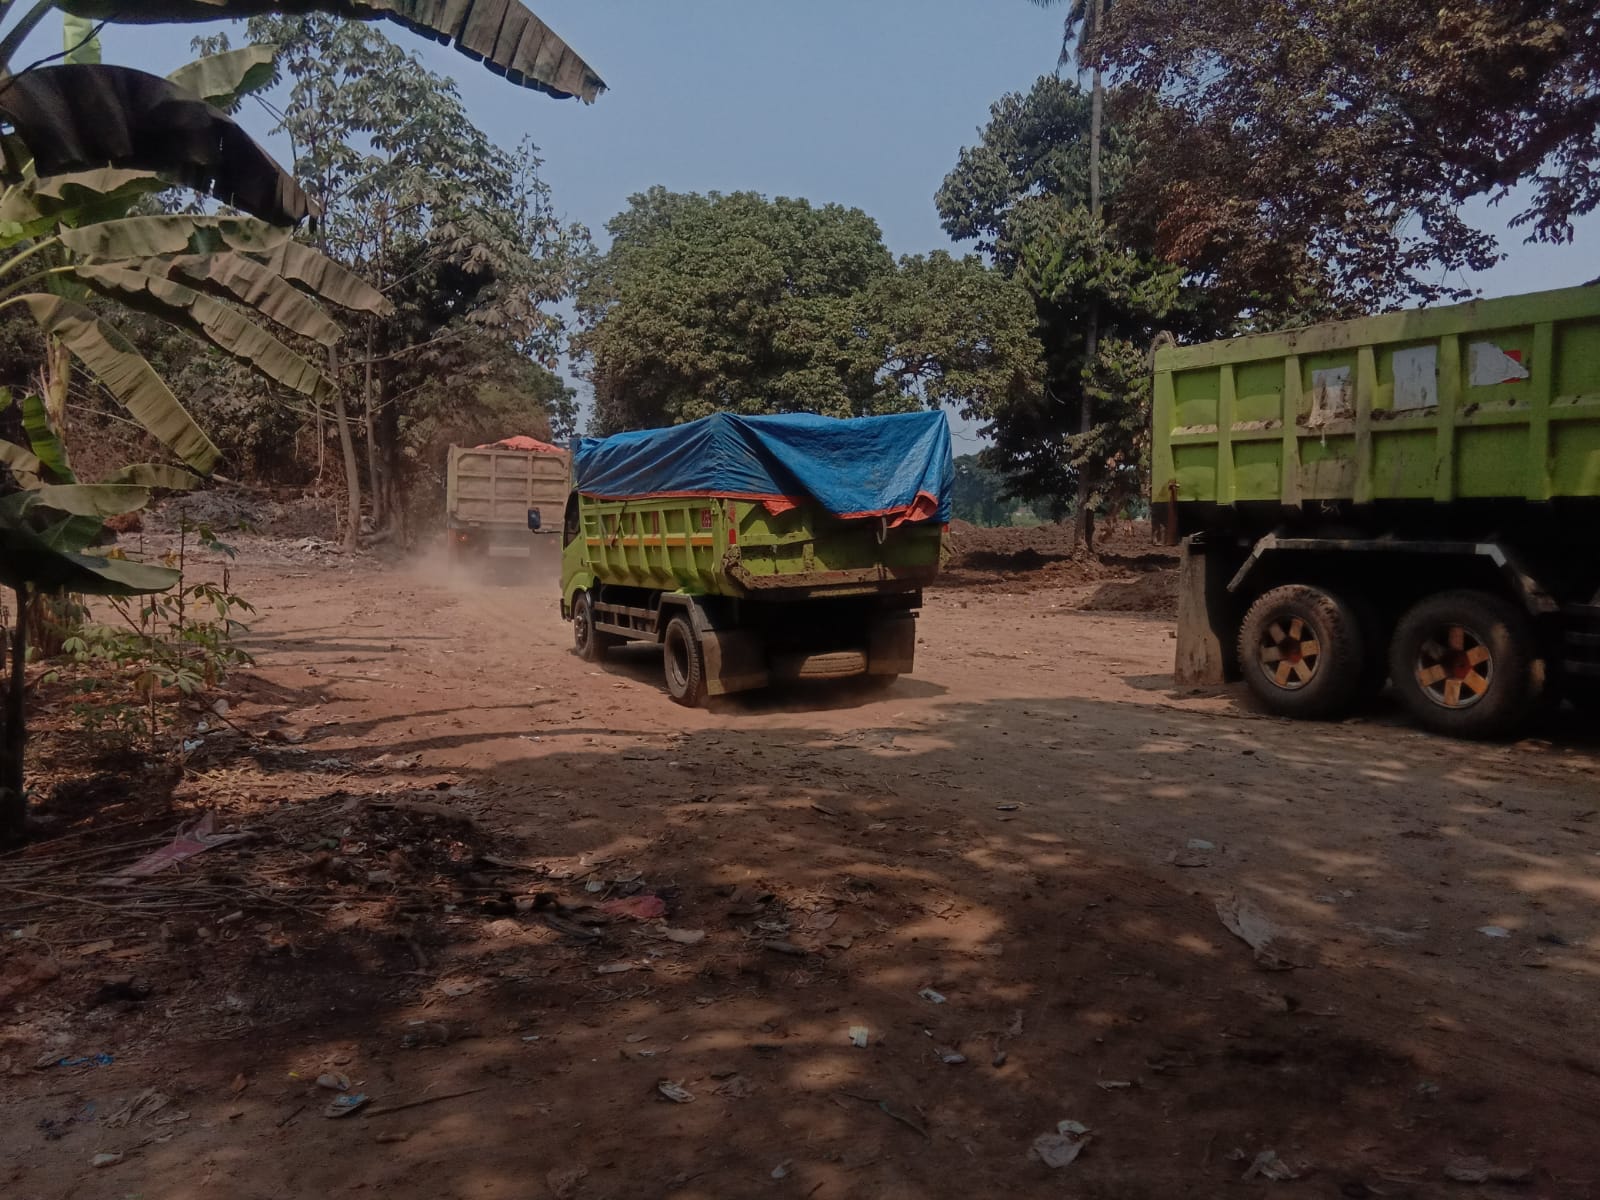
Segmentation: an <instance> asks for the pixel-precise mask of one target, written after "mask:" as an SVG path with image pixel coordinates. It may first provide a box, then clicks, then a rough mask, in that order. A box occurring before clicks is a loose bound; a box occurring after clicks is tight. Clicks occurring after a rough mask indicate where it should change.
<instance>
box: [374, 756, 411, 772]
mask: <svg viewBox="0 0 1600 1200" xmlns="http://www.w3.org/2000/svg"><path fill="white" fill-rule="evenodd" d="M421 764H422V755H421V754H380V755H378V757H377V758H374V759H372V760H371V761H370V762H368V763H367V767H368V768H369V769H371V770H374V771H409V770H412V769H413V768H414V767H418V766H420V765H421Z"/></svg>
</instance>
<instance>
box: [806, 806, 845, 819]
mask: <svg viewBox="0 0 1600 1200" xmlns="http://www.w3.org/2000/svg"><path fill="white" fill-rule="evenodd" d="M811 811H812V812H819V813H821V814H822V815H823V816H825V817H837V816H838V815H839V814H838V813H837V812H835V811H834V810H833V809H831V808H829V807H828V806H827V805H826V804H813V805H812V806H811Z"/></svg>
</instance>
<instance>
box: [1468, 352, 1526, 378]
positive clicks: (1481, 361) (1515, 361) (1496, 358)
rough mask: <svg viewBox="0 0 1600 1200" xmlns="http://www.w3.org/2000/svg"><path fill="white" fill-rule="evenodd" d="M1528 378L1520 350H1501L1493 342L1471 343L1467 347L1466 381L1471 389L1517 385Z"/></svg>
mask: <svg viewBox="0 0 1600 1200" xmlns="http://www.w3.org/2000/svg"><path fill="white" fill-rule="evenodd" d="M1526 378H1528V368H1527V367H1525V366H1523V365H1522V351H1521V350H1502V349H1500V347H1499V346H1496V345H1495V344H1494V343H1493V342H1473V343H1472V344H1471V345H1469V346H1468V347H1467V380H1468V382H1470V383H1471V384H1472V386H1473V387H1493V386H1494V385H1495V384H1497V383H1519V382H1521V381H1522V380H1524V379H1526Z"/></svg>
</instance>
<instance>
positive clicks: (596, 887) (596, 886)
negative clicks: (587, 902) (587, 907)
mask: <svg viewBox="0 0 1600 1200" xmlns="http://www.w3.org/2000/svg"><path fill="white" fill-rule="evenodd" d="M583 890H584V891H586V892H588V893H589V894H590V895H591V896H598V895H599V894H600V893H601V892H603V891H605V890H606V884H605V881H604V880H603V879H591V880H589V882H588V883H586V884H584V885H583Z"/></svg>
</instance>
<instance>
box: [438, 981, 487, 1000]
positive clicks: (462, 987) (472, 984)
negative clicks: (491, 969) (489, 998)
mask: <svg viewBox="0 0 1600 1200" xmlns="http://www.w3.org/2000/svg"><path fill="white" fill-rule="evenodd" d="M481 982H482V981H481V980H477V979H467V980H462V981H460V982H457V983H441V984H440V985H439V990H440V991H441V992H443V993H444V994H445V995H446V996H450V997H455V998H458V997H461V996H470V995H471V994H472V993H473V992H475V991H477V990H478V985H479V984H480V983H481Z"/></svg>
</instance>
